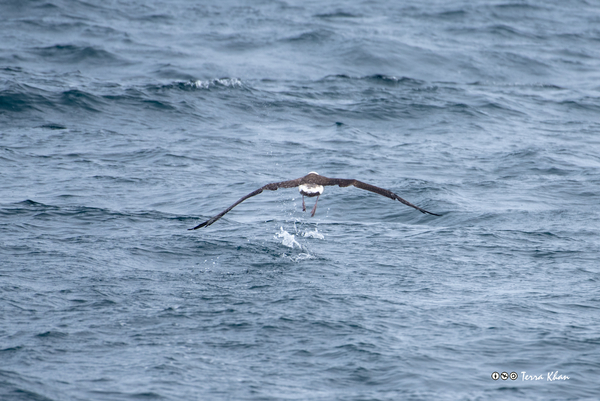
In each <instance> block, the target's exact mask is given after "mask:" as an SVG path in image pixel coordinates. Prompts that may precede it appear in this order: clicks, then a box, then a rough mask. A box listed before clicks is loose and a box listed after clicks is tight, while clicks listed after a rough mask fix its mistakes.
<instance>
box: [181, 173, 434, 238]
mask: <svg viewBox="0 0 600 401" xmlns="http://www.w3.org/2000/svg"><path fill="white" fill-rule="evenodd" d="M335 185H337V186H339V187H349V186H350V185H353V186H355V187H356V188H360V189H365V190H367V191H371V192H375V193H376V194H379V195H383V196H385V197H388V198H390V199H393V200H397V201H400V202H401V203H404V204H405V205H407V206H410V207H412V208H415V209H417V210H418V211H419V212H421V213H425V214H431V215H433V216H440V215H439V214H436V213H431V212H428V211H427V210H425V209H421V208H420V207H418V206H415V205H413V204H412V203H410V202H409V201H407V200H404V199H402V198H401V197H399V196H398V195H396V194H395V193H393V192H392V191H388V190H387V189H383V188H379V187H376V186H375V185H371V184H367V183H364V182H362V181H358V180H353V179H344V178H328V177H325V176H322V175H319V174H317V173H315V172H314V171H311V172H310V173H308V174H307V175H305V176H304V177H300V178H296V179H295V180H289V181H281V182H272V183H271V184H267V185H265V186H264V187H260V188H258V189H257V190H256V191H254V192H250V193H249V194H248V195H246V196H244V197H243V198H241V199H240V200H238V201H237V202H235V203H234V204H233V205H231V206H229V207H228V208H227V209H225V210H223V211H222V212H221V213H219V214H217V215H216V216H214V217H211V218H210V219H208V220H206V221H205V222H204V223H201V224H198V225H197V226H196V227H194V228H190V229H189V230H197V229H199V228H202V227H208V226H210V225H211V224H213V223H214V222H215V221H217V220H219V219H220V218H221V217H223V216H224V215H225V214H226V213H227V212H229V211H230V210H231V209H233V208H234V207H236V206H237V205H239V204H240V203H242V202H243V201H245V200H246V199H248V198H251V197H253V196H256V195H258V194H260V193H261V192H262V191H266V190H268V191H277V190H278V189H279V188H295V187H298V191H300V194H301V195H302V211H303V212H305V211H306V205H305V203H304V197H305V196H307V197H309V198H312V197H314V196H316V197H317V200H316V201H315V205H314V206H313V208H312V211H311V214H310V216H311V217H314V215H315V212H316V211H317V203H318V202H319V196H320V195H321V194H322V193H323V187H324V186H335Z"/></svg>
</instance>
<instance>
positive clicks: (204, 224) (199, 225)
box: [188, 221, 208, 231]
mask: <svg viewBox="0 0 600 401" xmlns="http://www.w3.org/2000/svg"><path fill="white" fill-rule="evenodd" d="M207 223H208V221H205V222H204V223H202V224H198V225H197V226H196V227H194V228H188V231H193V230H197V229H199V228H202V227H205V226H207V225H208V224H207Z"/></svg>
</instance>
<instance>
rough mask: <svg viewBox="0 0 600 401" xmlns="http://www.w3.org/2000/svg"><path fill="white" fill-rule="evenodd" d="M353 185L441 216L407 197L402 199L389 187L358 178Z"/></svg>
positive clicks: (421, 210)
mask: <svg viewBox="0 0 600 401" xmlns="http://www.w3.org/2000/svg"><path fill="white" fill-rule="evenodd" d="M352 185H354V186H355V187H356V188H360V189H365V190H367V191H371V192H375V193H376V194H379V195H383V196H386V197H388V198H390V199H394V200H397V201H400V202H401V203H404V204H405V205H406V206H410V207H414V208H415V209H417V210H418V211H419V212H421V213H425V214H432V215H434V216H439V214H436V213H431V212H428V211H427V210H425V209H421V208H420V207H418V206H415V205H413V204H412V203H410V202H409V201H407V200H405V199H402V198H401V197H399V196H398V195H396V194H395V193H393V192H392V191H388V190H387V189H383V188H379V187H376V186H375V185H371V184H367V183H365V182H362V181H358V180H354V182H353V183H352Z"/></svg>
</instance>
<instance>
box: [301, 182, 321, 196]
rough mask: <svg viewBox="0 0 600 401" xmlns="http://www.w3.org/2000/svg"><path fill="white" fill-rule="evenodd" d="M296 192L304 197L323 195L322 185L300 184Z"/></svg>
mask: <svg viewBox="0 0 600 401" xmlns="http://www.w3.org/2000/svg"><path fill="white" fill-rule="evenodd" d="M298 191H300V193H301V194H302V195H304V196H317V195H321V194H322V193H323V185H317V184H302V185H300V186H299V187H298Z"/></svg>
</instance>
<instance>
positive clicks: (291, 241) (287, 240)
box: [275, 227, 302, 249]
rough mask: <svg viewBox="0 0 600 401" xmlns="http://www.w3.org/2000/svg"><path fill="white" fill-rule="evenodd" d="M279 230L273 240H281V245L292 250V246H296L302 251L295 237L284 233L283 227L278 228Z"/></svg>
mask: <svg viewBox="0 0 600 401" xmlns="http://www.w3.org/2000/svg"><path fill="white" fill-rule="evenodd" d="M280 230H281V231H279V232H278V233H277V234H276V236H275V238H278V237H279V238H283V241H281V244H282V245H285V246H287V247H289V248H292V249H294V245H298V248H300V249H302V246H301V245H300V243H298V241H296V236H295V235H293V234H290V233H288V232H287V231H285V230H284V229H283V227H280Z"/></svg>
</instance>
